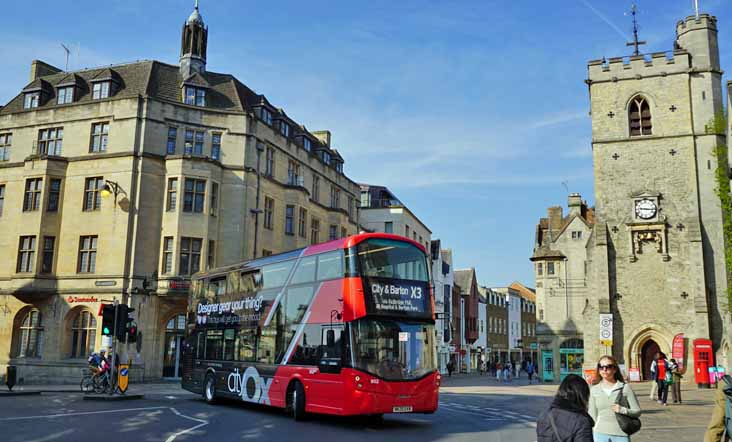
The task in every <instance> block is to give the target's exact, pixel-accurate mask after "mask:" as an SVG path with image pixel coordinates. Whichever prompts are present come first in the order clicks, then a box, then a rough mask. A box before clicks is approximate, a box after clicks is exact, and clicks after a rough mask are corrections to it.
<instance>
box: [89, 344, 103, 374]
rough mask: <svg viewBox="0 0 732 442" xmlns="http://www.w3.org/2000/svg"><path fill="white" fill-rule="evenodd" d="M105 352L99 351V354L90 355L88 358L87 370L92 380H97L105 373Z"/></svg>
mask: <svg viewBox="0 0 732 442" xmlns="http://www.w3.org/2000/svg"><path fill="white" fill-rule="evenodd" d="M105 353H106V350H104V349H101V350H99V353H92V355H91V356H89V370H90V371H91V372H92V373H93V375H92V377H93V378H98V377H99V376H100V375H102V374H103V373H104V371H105V366H106V365H107V364H106V362H107V358H106V357H105Z"/></svg>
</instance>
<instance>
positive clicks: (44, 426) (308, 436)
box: [0, 375, 714, 442]
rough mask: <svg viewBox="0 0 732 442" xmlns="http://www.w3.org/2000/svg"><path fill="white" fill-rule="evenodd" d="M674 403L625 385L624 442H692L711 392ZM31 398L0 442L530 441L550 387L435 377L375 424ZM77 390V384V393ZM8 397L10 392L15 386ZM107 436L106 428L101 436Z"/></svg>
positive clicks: (192, 405)
mask: <svg viewBox="0 0 732 442" xmlns="http://www.w3.org/2000/svg"><path fill="white" fill-rule="evenodd" d="M684 387H685V388H684V390H683V393H682V395H683V398H684V403H683V404H682V405H673V404H670V405H669V406H667V407H662V406H660V405H658V404H657V403H655V402H654V401H651V400H649V399H648V393H649V390H650V384H648V383H646V384H633V389H634V390H635V391H636V393H637V395H638V396H639V398H640V401H641V407H642V408H643V416H642V420H643V429H642V430H641V431H640V432H639V433H638V434H636V435H634V436H633V442H650V441H654V442H657V441H658V440H659V438H661V437H663V438H666V439H667V438H673V440H674V442H699V441H700V440H702V438H703V434H704V429H705V428H706V423H707V421H708V420H709V416H710V415H711V410H712V398H713V395H714V391H713V390H697V389H696V387H692V386H689V387H686V386H684ZM18 388H20V389H21V391H35V390H42V393H41V394H40V395H32V396H15V397H6V398H3V397H2V396H0V434H1V435H2V438H0V439H2V440H3V441H4V442H21V441H23V442H45V441H54V442H55V441H74V442H77V441H79V442H82V441H94V442H98V440H99V439H100V437H103V438H104V440H105V442H116V441H128V440H141V441H143V440H144V441H161V442H162V441H165V442H176V441H193V440H209V439H210V440H226V441H228V440H242V439H249V440H263V439H268V440H275V441H278V440H287V439H290V438H292V437H293V435H295V434H296V435H297V439H298V442H310V441H313V442H322V441H323V440H339V439H344V440H349V441H362V440H363V441H366V440H374V438H377V437H378V438H380V439H382V440H384V441H392V440H394V441H396V440H398V441H399V442H412V441H413V442H431V441H438V440H439V441H440V442H444V441H450V442H473V441H475V442H477V441H480V442H484V441H487V440H488V441H502V442H507V441H513V442H533V441H535V440H536V418H537V416H538V415H539V414H540V413H541V411H543V410H544V409H546V407H547V406H548V405H549V403H550V402H551V400H552V397H553V396H554V394H555V392H556V389H557V385H555V384H533V385H528V382H527V380H526V379H525V378H524V379H517V380H514V382H512V383H511V384H503V383H499V382H497V381H496V380H495V379H494V378H489V377H487V376H477V375H453V377H444V378H443V386H442V388H441V395H440V408H439V410H438V411H437V412H436V413H434V414H432V415H420V414H404V415H387V416H386V417H385V419H384V421H383V422H380V423H374V422H369V421H367V420H365V419H362V418H340V417H330V416H322V415H314V416H311V417H310V419H308V420H307V421H305V422H295V421H294V420H293V419H292V418H291V417H290V416H288V415H287V414H286V413H285V412H284V411H282V410H279V409H275V408H270V407H262V406H255V405H251V404H245V403H242V402H238V401H225V402H223V403H221V404H218V405H208V404H206V403H205V402H204V401H203V400H202V399H201V398H200V397H199V396H198V395H194V394H192V393H189V392H187V391H185V390H182V389H181V388H180V386H179V384H177V383H153V384H133V385H131V386H130V388H129V390H128V393H129V394H144V395H145V396H144V399H140V400H135V401H124V402H90V401H84V400H83V397H84V395H83V394H82V393H81V392H79V391H78V390H76V391H74V389H73V386H68V385H43V386H22V387H16V389H18ZM77 388H78V387H77ZM14 390H15V389H14ZM110 429H114V431H110Z"/></svg>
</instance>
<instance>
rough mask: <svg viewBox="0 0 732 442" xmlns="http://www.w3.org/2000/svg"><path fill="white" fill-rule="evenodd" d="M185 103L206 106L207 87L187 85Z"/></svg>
mask: <svg viewBox="0 0 732 442" xmlns="http://www.w3.org/2000/svg"><path fill="white" fill-rule="evenodd" d="M184 103H185V104H190V105H192V106H201V107H204V106H206V89H203V88H200V87H194V86H186V87H185V94H184Z"/></svg>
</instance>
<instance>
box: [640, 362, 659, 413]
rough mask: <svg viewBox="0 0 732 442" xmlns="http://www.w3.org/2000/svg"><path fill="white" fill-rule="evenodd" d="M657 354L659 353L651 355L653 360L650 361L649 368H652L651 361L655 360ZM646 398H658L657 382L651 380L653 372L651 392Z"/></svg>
mask: <svg viewBox="0 0 732 442" xmlns="http://www.w3.org/2000/svg"><path fill="white" fill-rule="evenodd" d="M659 354H660V353H656V354H655V355H654V356H653V361H651V366H650V367H649V370H652V369H653V363H654V362H656V360H657V359H658V355H659ZM644 380H645V379H644ZM648 399H650V400H652V401H657V400H658V384H657V383H656V382H655V381H654V380H653V373H651V392H650V393H649V394H648Z"/></svg>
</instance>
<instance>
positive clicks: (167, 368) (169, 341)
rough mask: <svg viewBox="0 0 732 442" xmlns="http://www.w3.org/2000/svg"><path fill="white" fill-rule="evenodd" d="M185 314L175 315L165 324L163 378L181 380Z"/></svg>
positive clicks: (163, 330)
mask: <svg viewBox="0 0 732 442" xmlns="http://www.w3.org/2000/svg"><path fill="white" fill-rule="evenodd" d="M185 330H186V315H185V312H181V313H175V314H173V315H172V316H170V317H169V318H168V320H167V321H165V322H164V323H163V329H162V332H163V377H164V378H172V379H178V378H180V356H181V349H182V347H183V345H184V343H185Z"/></svg>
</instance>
